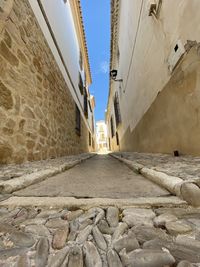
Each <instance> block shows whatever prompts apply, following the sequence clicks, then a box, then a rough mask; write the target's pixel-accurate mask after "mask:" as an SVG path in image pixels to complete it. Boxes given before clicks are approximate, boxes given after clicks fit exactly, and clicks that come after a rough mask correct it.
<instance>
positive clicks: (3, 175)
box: [0, 153, 88, 181]
mask: <svg viewBox="0 0 200 267" xmlns="http://www.w3.org/2000/svg"><path fill="white" fill-rule="evenodd" d="M87 155H88V154H87V153H85V154H84V153H83V154H79V155H73V156H66V157H60V158H56V159H48V160H41V161H33V162H26V163H23V164H8V165H0V180H3V181H6V180H10V179H13V178H16V177H20V176H23V175H26V174H30V173H34V172H38V171H41V170H45V169H49V168H54V167H59V166H60V165H63V164H65V163H73V162H74V161H77V160H81V159H84V158H85V157H86V156H87Z"/></svg>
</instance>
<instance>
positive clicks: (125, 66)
mask: <svg viewBox="0 0 200 267" xmlns="http://www.w3.org/2000/svg"><path fill="white" fill-rule="evenodd" d="M149 2H150V1H149V0H141V1H140V0H135V1H132V0H122V1H120V12H119V17H118V36H117V40H115V42H116V43H117V45H118V47H119V52H120V57H119V60H116V58H117V50H115V51H114V58H115V60H113V62H112V69H115V68H116V69H117V70H118V78H120V79H121V78H122V79H123V82H122V83H117V82H112V84H111V92H110V98H109V102H108V114H107V118H110V116H111V115H113V117H114V111H113V96H114V94H115V92H116V91H117V92H118V93H119V96H120V98H119V101H120V109H121V117H122V123H121V125H119V127H118V129H117V131H118V133H119V139H120V149H121V150H129V151H131V150H140V151H149V152H163V153H164V152H171V151H172V150H173V149H174V147H177V149H178V147H180V146H181V148H182V150H183V152H184V153H193V154H197V147H198V146H197V147H196V148H195V145H193V148H191V149H190V150H189V149H188V148H187V149H186V148H185V144H184V143H185V142H186V137H185V136H187V137H188V136H191V123H189V121H186V122H185V123H184V125H182V124H183V121H185V115H184V113H183V112H181V113H180V115H179V116H178V117H174V114H173V112H171V111H170V110H169V108H168V107H167V106H166V105H164V104H163V103H165V102H166V103H167V104H168V105H169V106H170V107H171V108H172V106H171V105H170V103H169V101H170V99H171V98H170V96H169V98H168V99H166V100H165V99H164V97H163V98H162V101H161V99H160V95H161V94H162V91H163V90H164V91H165V92H166V91H169V90H168V89H166V88H167V86H169V84H170V81H171V80H172V79H173V78H172V77H174V75H175V74H174V71H176V70H174V71H173V72H172V73H171V71H170V70H169V61H170V55H171V53H172V51H173V50H174V47H175V45H176V43H177V42H178V41H179V40H180V41H181V43H182V44H183V46H185V45H186V44H187V40H190V41H196V42H197V43H198V42H200V24H199V17H200V1H198V0H191V1H188V0H178V1H174V0H162V5H161V9H160V12H159V14H158V17H157V18H155V17H154V16H151V17H150V16H148V12H149ZM115 25H116V24H115ZM188 68H189V69H190V68H191V66H188ZM184 79H186V77H185V76H184ZM185 82H186V83H187V82H188V81H185ZM191 86H192V85H191ZM196 86H197V87H198V85H196ZM171 87H172V89H171V90H170V92H171V94H172V95H174V94H173V93H174V92H173V90H174V91H176V85H175V84H172V85H171ZM158 94H159V97H158ZM181 94H183V96H182V97H186V95H185V96H184V91H180V92H179V97H180V96H181ZM188 97H189V96H188ZM192 97H194V95H192V96H190V98H192ZM195 97H196V96H195ZM181 99H182V98H181ZM158 101H161V103H160V102H159V103H160V105H159V109H157V110H156V112H157V113H161V114H163V113H164V114H165V113H167V114H168V116H167V117H166V118H165V120H164V121H165V127H166V125H169V128H170V127H172V125H173V124H174V123H175V124H176V128H178V129H179V130H180V131H179V143H180V145H179V146H178V145H177V143H176V136H174V137H173V134H175V132H174V131H172V132H171V134H172V136H171V135H169V134H168V135H165V136H164V138H163V124H161V122H160V120H159V115H155V113H152V112H150V110H151V108H153V107H152V105H153V106H154V105H155V102H156V103H158ZM177 101H178V96H177ZM194 101H195V100H194ZM199 103H200V102H199ZM178 104H180V105H181V104H182V102H177V103H176V105H178ZM190 104H192V102H190ZM190 104H188V105H187V106H185V105H184V106H180V110H183V109H188V110H187V111H186V112H185V114H190V112H191V110H192V108H191V107H190ZM157 105H158V104H157ZM165 108H167V110H166V109H165ZM171 110H173V109H171ZM147 114H148V115H147ZM151 116H152V117H151ZM188 116H189V117H190V120H194V121H195V119H194V117H193V114H190V115H188ZM145 118H146V119H145ZM147 118H148V119H147ZM154 120H155V121H154ZM157 120H158V121H157ZM194 121H193V122H192V123H194ZM149 122H151V124H153V125H155V127H154V128H153V129H154V130H153V129H152V128H151V127H150V126H151V124H149ZM141 125H143V126H141ZM170 125H171V126H170ZM108 127H109V128H110V126H108ZM173 127H174V126H173ZM173 127H172V128H173ZM170 129H171V128H170ZM181 129H184V131H183V130H181ZM195 132H196V131H192V134H194V135H195ZM147 133H148V136H147ZM152 139H154V140H152ZM192 139H193V137H192ZM155 140H157V141H155ZM158 140H159V142H158ZM194 140H196V139H195V138H194ZM196 141H197V140H196ZM155 142H156V144H157V145H156V146H155ZM112 144H113V146H112V149H113V150H118V149H119V147H118V146H116V142H115V140H114V139H113V140H112ZM183 148H184V149H183ZM198 151H199V152H198V154H200V149H199V150H198Z"/></svg>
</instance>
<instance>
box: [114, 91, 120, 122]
mask: <svg viewBox="0 0 200 267" xmlns="http://www.w3.org/2000/svg"><path fill="white" fill-rule="evenodd" d="M114 109H115V121H116V126H118V125H119V124H120V122H121V113H120V106H119V96H118V93H117V92H116V93H115V97H114Z"/></svg>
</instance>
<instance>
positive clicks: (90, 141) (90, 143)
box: [89, 132, 92, 146]
mask: <svg viewBox="0 0 200 267" xmlns="http://www.w3.org/2000/svg"><path fill="white" fill-rule="evenodd" d="M91 145H92V138H91V133H90V132H89V146H91Z"/></svg>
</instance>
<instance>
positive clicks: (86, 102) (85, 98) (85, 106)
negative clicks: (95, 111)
mask: <svg viewBox="0 0 200 267" xmlns="http://www.w3.org/2000/svg"><path fill="white" fill-rule="evenodd" d="M84 114H85V116H86V118H88V97H87V92H86V90H84Z"/></svg>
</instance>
